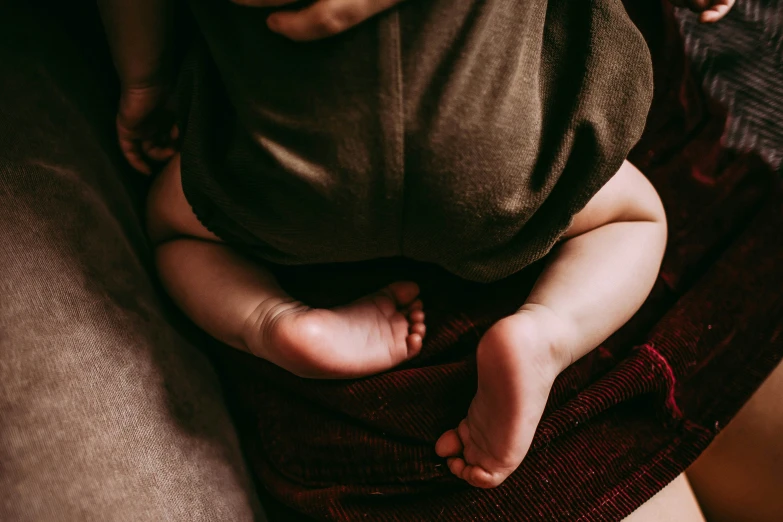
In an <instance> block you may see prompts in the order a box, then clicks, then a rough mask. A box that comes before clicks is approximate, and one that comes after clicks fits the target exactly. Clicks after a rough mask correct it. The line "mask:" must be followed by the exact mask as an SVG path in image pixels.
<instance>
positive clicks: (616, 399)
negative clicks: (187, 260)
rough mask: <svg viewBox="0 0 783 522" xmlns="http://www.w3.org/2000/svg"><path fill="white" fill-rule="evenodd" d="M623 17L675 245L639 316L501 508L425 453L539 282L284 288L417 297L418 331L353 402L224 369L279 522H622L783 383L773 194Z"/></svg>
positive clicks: (543, 428) (363, 282)
mask: <svg viewBox="0 0 783 522" xmlns="http://www.w3.org/2000/svg"><path fill="white" fill-rule="evenodd" d="M629 9H631V10H632V17H633V18H634V20H635V21H636V22H637V23H638V25H639V26H640V28H641V29H642V32H643V33H644V34H645V36H646V38H647V40H648V43H649V46H650V49H651V50H652V54H653V63H654V70H655V75H656V91H655V95H656V97H655V100H654V102H653V110H652V112H651V116H650V118H649V120H648V125H647V129H646V132H645V135H644V137H643V138H642V141H641V142H640V143H639V145H638V146H637V147H636V149H635V150H634V151H633V154H632V155H631V160H632V161H633V162H634V163H635V164H637V165H638V166H639V167H641V168H642V169H643V171H644V172H645V173H646V174H647V175H648V176H649V178H650V179H651V180H652V181H653V183H654V184H655V185H656V187H657V189H658V191H659V192H660V194H661V196H662V198H663V200H664V203H665V205H666V208H667V213H668V219H669V226H670V241H669V248H668V252H667V255H666V258H665V261H664V264H663V269H662V273H661V277H660V278H659V280H658V283H657V285H656V287H655V289H654V291H653V292H652V294H651V295H650V297H649V299H648V300H647V302H646V304H645V305H644V307H643V308H642V310H641V311H640V312H639V313H638V314H637V315H636V316H635V318H634V319H633V320H632V321H631V322H630V323H629V324H628V325H627V326H626V327H624V328H623V329H622V330H621V331H619V332H618V333H617V334H615V335H614V336H613V337H612V338H611V339H610V340H608V341H607V342H606V343H604V345H603V346H602V347H600V348H598V349H596V350H595V351H594V352H592V353H591V354H590V355H588V356H587V357H585V358H584V359H582V360H580V361H578V362H577V363H576V364H575V365H573V366H572V367H571V368H569V369H568V370H567V371H566V372H564V373H563V375H561V377H560V378H559V379H558V381H557V382H556V384H555V386H554V389H553V391H552V395H551V397H550V402H549V404H548V407H547V411H546V413H545V415H544V418H543V420H542V422H541V425H540V427H539V430H538V432H537V434H536V437H535V440H534V443H533V447H532V449H531V452H530V454H529V455H528V457H527V458H526V459H525V461H524V462H523V464H522V466H521V467H520V468H519V469H518V470H517V471H516V472H515V473H514V474H513V475H512V476H511V477H510V478H509V480H508V481H506V483H504V484H503V485H502V486H501V487H500V488H497V489H494V490H489V491H487V490H475V489H471V488H469V487H466V486H465V485H464V484H463V483H461V482H460V481H458V480H456V479H454V478H452V477H451V476H450V474H449V472H448V470H447V468H446V466H445V465H444V462H442V461H441V460H440V459H438V458H437V457H436V456H435V454H434V451H433V446H434V443H435V440H436V438H437V437H438V436H439V435H440V434H441V433H442V432H443V431H444V430H445V429H448V428H451V427H453V426H456V424H457V422H458V421H459V420H460V419H461V418H462V416H463V415H464V414H465V411H466V409H467V406H468V403H469V401H470V399H471V397H472V395H473V393H474V392H475V386H476V371H475V361H474V350H475V347H476V343H477V341H478V339H479V336H480V335H481V332H482V331H484V330H485V329H486V328H487V327H488V326H489V325H490V324H491V323H492V322H493V321H494V320H496V319H498V318H500V317H502V316H503V315H504V314H506V313H509V312H510V311H512V310H513V309H514V308H515V307H516V306H518V305H519V304H520V303H521V302H522V301H523V299H524V296H525V294H526V292H527V290H528V288H529V284H530V282H531V281H532V280H533V279H534V277H535V266H533V267H530V268H529V269H528V270H526V271H524V272H523V273H521V274H518V275H517V276H515V277H513V278H511V279H508V280H505V281H501V282H498V283H495V284H492V285H488V286H483V285H477V284H468V283H464V282H460V281H457V280H456V279H455V278H453V277H452V276H449V275H448V274H446V273H445V272H443V271H441V270H440V269H437V268H434V267H431V266H423V265H417V264H410V263H402V262H395V261H391V262H386V263H383V264H375V265H373V264H367V265H351V266H346V267H323V268H310V269H304V268H287V269H281V270H280V271H279V272H280V274H281V278H282V279H283V281H284V282H285V284H286V285H288V286H289V287H291V288H293V289H294V290H295V291H296V292H297V295H299V296H301V297H307V298H309V299H311V300H312V301H314V302H316V303H324V304H328V303H329V302H330V301H333V300H335V299H348V298H350V297H353V296H354V295H358V294H360V293H362V292H364V291H367V290H369V289H370V288H373V287H374V286H377V285H380V284H383V283H384V282H386V281H387V280H390V279H394V278H396V277H402V276H404V277H413V278H414V279H416V280H418V281H420V282H421V284H422V287H423V296H424V299H425V302H426V303H427V307H428V312H429V315H428V322H429V330H428V339H427V342H426V344H425V348H424V350H423V352H422V354H421V356H420V357H418V358H417V359H416V360H415V361H413V362H412V363H411V364H409V365H408V366H407V367H404V368H400V369H397V370H395V371H392V372H389V373H387V374H385V375H380V376H375V377H372V378H369V379H365V380H361V381H356V382H323V381H308V380H301V379H297V378H295V377H292V376H291V375H289V374H287V373H285V372H283V371H282V370H280V369H279V368H276V367H274V366H273V365H270V364H266V363H264V362H262V361H258V360H255V359H252V358H250V357H247V356H244V355H241V354H235V353H233V352H228V351H227V352H225V355H226V360H225V364H226V368H225V369H224V371H228V372H230V373H229V375H230V376H231V379H230V381H229V382H228V385H229V386H230V387H231V391H232V397H233V399H234V402H235V404H236V405H237V407H238V409H239V411H240V412H241V415H240V418H243V419H244V423H245V425H244V426H243V432H244V440H245V441H246V444H247V446H246V447H247V448H248V451H249V453H250V455H251V458H252V461H253V464H254V468H255V471H256V473H257V474H258V476H259V477H260V478H261V479H262V481H263V483H264V484H265V485H266V487H267V488H268V490H269V492H270V495H271V497H272V499H274V500H275V501H274V502H273V501H272V500H270V503H269V504H268V506H269V507H274V505H275V504H277V508H278V509H277V511H278V512H277V520H280V521H285V522H289V521H294V520H297V519H298V518H304V519H308V517H309V518H314V519H318V520H335V521H360V520H361V521H364V520H372V521H374V522H375V521H378V522H385V521H389V522H403V521H404V522H423V521H436V520H449V521H452V520H454V521H463V520H471V521H473V520H476V521H481V522H486V521H509V520H513V521H520V520H521V521H524V520H558V521H564V520H580V521H592V520H618V519H620V518H622V517H623V516H625V515H627V514H629V513H631V512H632V511H633V510H634V509H635V508H636V507H638V506H639V505H641V504H642V503H644V502H645V501H646V500H647V499H649V498H650V497H652V496H653V495H654V494H655V493H656V492H657V491H658V490H660V489H661V488H662V487H663V486H664V485H665V484H667V483H668V482H669V481H671V480H672V479H673V478H674V477H676V476H677V475H678V474H679V473H681V472H682V471H683V470H685V469H686V467H687V466H688V465H689V464H690V463H691V462H692V461H693V460H694V459H695V458H696V457H697V456H698V454H699V453H700V452H701V451H702V450H703V449H704V448H705V447H706V446H707V444H708V443H709V442H710V441H711V440H712V439H713V437H714V436H715V435H716V433H718V432H719V431H720V430H721V429H722V427H723V426H725V425H726V423H727V422H728V421H729V420H730V419H731V418H732V416H733V415H734V414H735V413H736V411H737V410H738V409H739V408H740V406H741V405H742V404H743V403H744V402H745V401H746V400H747V398H748V397H749V396H750V394H751V393H752V392H753V390H754V389H755V388H756V387H757V386H758V385H759V383H760V382H762V381H763V379H764V378H765V376H766V375H768V373H769V372H770V370H771V369H772V368H773V367H774V366H775V365H776V364H778V363H779V361H780V360H781V356H783V336H781V335H780V325H781V324H783V297H782V296H781V294H780V291H779V290H780V288H781V286H782V285H783V272H781V270H780V266H781V263H783V249H781V244H780V229H781V227H782V226H783V196H782V193H783V190H781V184H780V180H779V179H777V177H776V176H774V175H773V174H772V173H771V171H770V170H769V169H768V168H767V167H766V166H765V165H764V164H763V163H761V161H760V160H759V159H758V157H755V156H749V155H742V154H737V153H732V152H729V151H727V150H726V149H724V148H723V147H722V146H721V144H720V136H721V135H722V132H723V128H724V123H725V114H723V113H722V112H721V110H720V109H718V108H717V107H716V106H715V105H712V104H710V103H708V102H707V101H706V99H705V98H704V96H703V94H702V93H701V90H700V88H699V87H698V85H697V83H696V82H695V81H694V78H693V77H692V76H691V73H690V70H689V68H688V66H687V64H686V62H685V61H684V58H683V52H682V41H681V40H680V38H679V33H678V30H677V26H676V24H675V22H674V19H673V16H672V13H671V11H670V9H668V8H665V9H664V10H663V11H662V10H661V7H660V5H655V3H652V2H651V3H644V4H642V3H635V5H629ZM316 288H317V289H318V290H317V291H314V289H316ZM283 505H287V506H289V507H292V508H293V510H290V509H286V508H283V507H282V506H283Z"/></svg>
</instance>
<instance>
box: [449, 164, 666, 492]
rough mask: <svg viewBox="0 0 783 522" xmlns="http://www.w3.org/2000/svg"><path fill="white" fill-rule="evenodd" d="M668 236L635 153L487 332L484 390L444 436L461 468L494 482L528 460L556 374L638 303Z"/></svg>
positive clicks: (481, 372)
mask: <svg viewBox="0 0 783 522" xmlns="http://www.w3.org/2000/svg"><path fill="white" fill-rule="evenodd" d="M665 246H666V218H665V214H664V211H663V206H662V205H661V201H660V199H659V197H658V194H657V193H656V192H655V189H654V188H653V187H652V185H651V184H650V183H649V181H647V179H646V178H645V177H644V175H643V174H642V173H641V172H639V171H638V170H637V169H636V167H634V166H633V165H631V164H630V163H628V162H627V161H626V162H625V163H624V164H623V166H622V167H621V168H620V170H619V171H618V172H617V174H616V175H615V176H614V177H613V178H612V179H611V180H610V181H609V182H608V183H607V184H606V185H605V186H604V187H603V188H602V189H601V190H600V191H599V192H598V193H597V194H596V195H595V196H594V197H593V198H592V199H591V200H590V202H589V203H588V204H587V206H586V207H585V208H584V209H583V210H582V211H581V212H579V213H578V214H577V215H576V216H575V218H574V221H573V223H572V225H571V227H570V228H569V229H568V231H567V232H566V235H565V238H564V241H563V242H562V243H560V244H559V245H558V246H557V247H556V249H555V250H554V251H553V252H552V253H551V260H550V261H549V264H548V265H547V267H546V268H545V269H544V271H543V272H542V274H541V276H540V277H539V279H538V281H537V282H536V284H535V286H534V287H533V290H532V292H531V293H530V296H529V297H528V299H527V301H526V302H525V304H524V305H523V306H522V308H521V309H520V310H519V311H518V312H517V313H516V314H514V315H512V316H510V317H507V318H505V319H502V320H501V321H499V322H498V323H496V324H495V325H494V326H493V327H492V328H490V329H489V330H488V331H487V333H486V334H485V335H484V337H483V338H482V339H481V341H480V342H479V346H478V351H477V355H476V357H477V364H478V378H479V382H478V391H477V393H476V396H475V398H474V399H473V402H472V403H471V405H470V408H469V410H468V414H467V416H466V418H465V419H464V420H463V421H462V422H461V423H460V425H459V426H458V427H457V428H456V429H454V430H449V431H448V432H446V433H444V434H443V435H442V436H441V438H440V439H439V440H438V442H437V444H436V446H435V450H436V452H437V453H438V455H440V456H442V457H446V458H447V459H448V465H449V468H450V470H451V471H452V472H453V473H454V474H455V475H457V476H458V477H461V478H463V479H464V480H466V481H467V482H469V483H470V484H472V485H474V486H478V487H495V486H497V485H499V484H500V483H501V482H503V481H504V480H505V479H506V478H507V477H508V476H509V475H510V474H511V473H512V472H513V471H514V470H515V469H516V468H517V467H518V466H519V464H520V463H521V462H522V459H523V457H524V456H525V454H526V453H527V451H528V449H529V448H530V443H531V441H532V439H533V434H534V433H535V430H536V426H538V423H539V421H540V420H541V415H542V414H543V411H544V407H545V406H546V401H547V398H548V396H549V392H550V389H551V387H552V383H553V382H554V380H555V378H556V377H557V375H558V374H559V373H560V372H561V371H563V370H564V369H565V368H566V367H568V366H569V365H570V364H571V363H573V362H574V361H575V360H577V359H579V358H580V357H582V356H583V355H585V354H586V353H588V352H589V351H590V350H592V349H594V348H595V347H596V346H598V345H599V344H600V343H601V342H603V341H604V340H605V339H606V338H607V337H609V335H611V334H612V333H613V332H615V331H616V330H617V329H619V328H620V327H621V326H622V325H623V324H624V323H625V322H626V321H628V319H630V318H631V316H632V315H633V314H634V313H635V312H636V310H638V309H639V307H640V306H641V305H642V303H643V302H644V300H645V299H646V297H647V295H648V294H649V292H650V290H651V289H652V286H653V283H654V282H655V279H656V277H657V274H658V270H659V269H660V264H661V259H662V257H663V251H664V248H665Z"/></svg>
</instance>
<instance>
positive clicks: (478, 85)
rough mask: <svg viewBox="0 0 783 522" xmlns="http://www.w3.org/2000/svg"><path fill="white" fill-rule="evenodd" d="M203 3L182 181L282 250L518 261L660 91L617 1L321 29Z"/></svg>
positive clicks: (559, 220) (448, 0)
mask: <svg viewBox="0 0 783 522" xmlns="http://www.w3.org/2000/svg"><path fill="white" fill-rule="evenodd" d="M191 4H192V6H193V10H194V14H195V17H196V20H197V24H198V26H199V27H200V29H201V32H202V34H203V36H204V40H205V42H206V48H207V49H208V52H202V53H200V54H197V55H196V56H195V57H193V58H192V61H191V73H192V74H191V75H190V76H189V77H186V83H187V82H189V83H190V85H188V86H187V87H188V88H189V89H190V91H189V93H188V95H187V96H188V97H189V98H190V100H189V101H190V103H189V110H188V112H187V114H188V116H187V118H186V122H185V139H184V145H183V186H184V187H185V191H186V194H189V195H190V194H195V193H200V194H203V195H206V196H208V198H209V199H210V200H211V201H212V202H213V203H214V205H215V206H216V207H219V210H220V212H221V213H223V214H225V215H226V216H228V218H229V219H230V220H232V221H233V222H234V223H236V224H237V225H238V226H239V227H240V228H241V229H242V230H243V233H244V234H243V236H242V237H243V240H244V241H245V242H248V240H247V238H248V237H252V238H253V242H254V244H253V246H254V247H256V249H257V251H258V252H259V254H260V255H262V256H263V257H266V258H268V259H269V260H270V261H274V262H280V263H293V264H300V263H317V262H339V261H356V260H363V259H369V258H377V257H388V256H399V255H404V256H406V257H410V258H414V259H419V260H422V261H430V262H435V263H438V264H440V265H442V266H445V267H446V268H447V269H449V270H451V271H453V272H455V273H457V274H458V275H461V276H463V277H466V278H470V279H477V280H493V279H498V278H500V277H503V276H506V275H509V274H511V273H513V272H515V271H517V270H519V269H521V268H522V267H524V266H525V265H527V264H529V263H531V262H532V261H535V260H536V259H538V258H539V257H541V256H542V255H543V254H545V253H546V252H547V251H548V250H549V249H550V248H551V246H552V245H553V243H554V242H555V241H556V240H557V239H558V238H559V236H560V234H561V233H562V232H563V230H564V229H565V228H566V227H567V225H568V223H569V221H570V219H571V217H572V215H573V214H574V213H575V212H577V211H578V210H580V209H581V208H582V207H583V206H584V205H585V204H586V202H587V201H588V200H589V199H590V197H591V196H592V195H593V194H594V193H595V192H596V191H597V190H598V189H599V188H600V187H601V185H603V184H604V183H605V182H606V181H607V180H608V179H609V178H610V177H611V176H612V175H613V174H614V173H615V172H616V171H617V169H618V168H619V166H620V164H621V163H622V160H623V159H624V158H625V156H626V155H627V153H628V151H629V149H630V148H631V146H632V145H633V144H634V143H635V141H636V140H637V139H638V137H639V135H640V134H641V131H642V128H643V126H644V122H645V118H646V111H647V109H648V107H649V102H650V97H651V67H650V62H649V55H648V51H647V49H646V46H645V44H644V41H643V39H642V37H641V35H640V34H639V33H638V31H637V30H636V28H635V27H634V26H633V25H632V24H631V22H630V20H629V19H628V17H627V16H626V14H625V11H624V9H623V7H622V4H621V2H620V1H619V0H597V1H593V2H588V1H583V2H581V1H580V2H573V1H569V0H556V1H551V2H546V1H544V0H530V1H527V2H520V1H519V0H417V1H412V2H404V3H402V4H400V6H399V8H397V9H396V10H393V11H390V12H388V13H385V14H383V15H381V16H379V17H376V18H375V19H372V20H370V21H368V22H365V23H364V24H363V25H360V26H359V27H357V28H356V29H354V30H351V31H349V32H347V33H345V34H342V35H339V36H337V37H333V38H331V39H327V40H323V41H319V42H315V43H309V44H301V43H295V42H290V41H288V40H285V39H284V38H282V37H280V36H278V35H275V34H274V33H272V32H271V31H269V30H268V29H267V28H266V26H265V21H264V19H265V16H266V15H267V14H268V11H266V10H254V9H250V8H242V7H238V6H235V5H232V4H230V3H228V2H225V1H215V0H191ZM212 67H215V68H216V69H214V71H215V72H214V73H212V72H211V71H212V69H211V68H212ZM225 102H227V103H225ZM193 199H197V198H193ZM191 202H193V201H191ZM197 211H198V209H197Z"/></svg>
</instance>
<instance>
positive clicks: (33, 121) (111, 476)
mask: <svg viewBox="0 0 783 522" xmlns="http://www.w3.org/2000/svg"><path fill="white" fill-rule="evenodd" d="M9 11H10V10H9ZM39 14H40V13H39ZM97 56H99V53H97V54H94V55H93V54H91V53H90V52H85V50H84V49H82V48H80V47H79V46H78V45H77V44H76V43H75V40H74V39H73V38H71V37H69V35H68V33H67V31H64V30H63V29H62V27H60V25H59V24H57V23H55V22H54V21H53V20H45V19H42V18H41V17H40V16H37V15H36V16H33V15H32V14H31V13H22V12H20V11H17V12H14V13H13V14H10V13H9V12H6V11H4V12H3V14H2V16H0V419H2V420H0V520H9V521H10V520H14V521H42V520H78V521H101V522H104V521H109V520H112V521H114V520H117V521H125V520H127V521H133V522H138V521H158V520H167V521H177V520H183V521H185V520H187V521H194V520H196V521H210V522H211V521H233V520H237V521H238V520H263V514H262V512H261V509H260V508H259V505H258V501H257V497H256V495H255V493H254V488H253V485H252V483H251V481H250V479H249V476H248V473H247V471H246V468H245V465H244V463H243V460H242V455H241V452H240V449H239V445H238V442H237V439H236V436H235V433H234V429H233V426H232V424H231V421H230V419H229V416H228V413H227V411H226V410H225V408H224V405H223V400H222V396H221V393H220V389H219V384H218V381H217V378H216V376H215V374H214V372H213V370H212V368H211V366H210V364H209V362H208V360H207V359H206V357H205V356H204V355H203V354H202V353H201V352H200V351H199V350H197V349H196V348H195V347H194V342H197V341H198V340H199V339H200V337H199V334H197V333H195V332H193V331H192V330H190V329H189V327H188V326H187V325H186V323H185V322H184V321H183V320H182V319H181V318H180V316H178V315H177V314H176V312H174V311H172V310H171V309H170V308H168V307H166V306H164V304H163V300H162V299H161V297H160V293H159V290H158V289H157V288H156V286H155V285H154V284H153V282H152V279H151V274H152V269H151V254H150V251H149V249H148V247H147V243H146V240H145V238H144V235H143V231H142V227H141V224H140V219H139V211H138V208H139V205H138V203H139V199H140V198H139V196H138V194H136V196H135V198H134V197H132V196H131V194H132V192H129V191H128V189H129V187H131V186H132V185H134V178H133V177H132V175H131V174H130V173H129V172H127V171H123V169H124V167H123V164H122V162H121V160H120V157H119V155H118V153H116V152H115V146H114V138H113V135H112V123H113V100H111V99H110V98H111V97H110V96H107V95H106V89H105V84H104V83H102V82H104V79H105V78H104V77H102V76H101V74H98V73H96V72H95V71H94V70H92V69H93V68H91V65H94V64H91V63H90V62H91V61H94V60H95V59H96V57H97ZM135 183H136V184H137V183H138V180H135ZM174 324H176V325H177V326H176V327H175V326H173V325H174Z"/></svg>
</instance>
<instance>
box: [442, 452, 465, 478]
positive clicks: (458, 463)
mask: <svg viewBox="0 0 783 522" xmlns="http://www.w3.org/2000/svg"><path fill="white" fill-rule="evenodd" d="M446 465H447V466H448V467H449V470H450V471H451V472H452V473H453V474H454V475H455V476H456V477H459V478H462V474H463V473H464V472H465V467H466V466H467V464H465V461H464V460H462V459H461V458H459V457H453V458H450V459H448V460H447V461H446Z"/></svg>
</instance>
